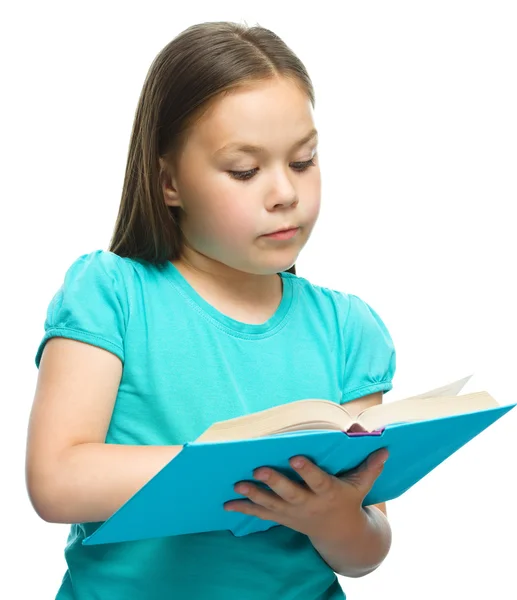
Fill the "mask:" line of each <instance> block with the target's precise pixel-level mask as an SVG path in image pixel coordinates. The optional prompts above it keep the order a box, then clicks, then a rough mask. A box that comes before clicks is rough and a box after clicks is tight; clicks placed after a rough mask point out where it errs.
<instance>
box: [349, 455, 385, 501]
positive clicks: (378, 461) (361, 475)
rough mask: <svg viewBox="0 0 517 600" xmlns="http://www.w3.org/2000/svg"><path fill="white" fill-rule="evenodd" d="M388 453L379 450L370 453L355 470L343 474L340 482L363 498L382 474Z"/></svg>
mask: <svg viewBox="0 0 517 600" xmlns="http://www.w3.org/2000/svg"><path fill="white" fill-rule="evenodd" d="M388 456H389V454H388V451H387V450H386V448H381V449H380V450H376V451H375V452H372V453H371V454H370V455H369V456H368V458H366V460H364V461H363V462H362V463H361V464H360V465H359V466H358V467H357V468H356V469H353V470H352V471H349V472H348V473H344V474H343V476H342V477H341V478H340V479H341V480H343V481H345V482H347V483H350V484H351V485H353V486H354V487H356V488H357V489H359V490H361V493H363V495H364V496H366V494H367V493H368V492H369V491H370V490H371V488H372V487H373V484H374V483H375V480H376V479H377V477H379V475H380V474H381V473H382V470H383V469H384V463H385V462H386V460H387V459H388Z"/></svg>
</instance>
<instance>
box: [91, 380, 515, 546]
mask: <svg viewBox="0 0 517 600" xmlns="http://www.w3.org/2000/svg"><path fill="white" fill-rule="evenodd" d="M468 379H469V378H468V377H467V378H465V379H461V380H459V381H456V382H454V383H452V384H450V385H447V386H444V387H441V388H438V389H435V390H431V391H429V392H426V393H425V394H420V395H418V396H413V397H410V398H405V399H403V400H398V401H394V402H386V403H385V404H382V405H376V406H372V407H370V408H368V409H367V410H365V411H363V412H362V413H361V414H360V415H357V416H352V415H351V414H350V413H349V412H348V411H347V408H346V406H347V405H346V404H344V405H343V406H340V405H339V404H335V403H333V402H329V401H326V400H318V399H316V400H311V399H309V400H298V401H293V402H292V403H290V404H285V405H282V406H278V407H274V408H271V409H268V410H265V411H261V412H257V413H255V414H252V415H247V416H243V417H238V418H235V419H230V420H228V421H223V422H220V423H215V424H214V425H212V426H211V427H210V428H208V429H207V430H206V431H205V432H204V433H203V434H202V435H201V436H200V437H199V438H198V439H197V440H195V441H192V442H189V443H187V444H185V446H184V447H183V449H182V450H181V452H180V453H179V454H178V455H177V456H176V457H175V458H173V459H172V460H171V461H170V462H169V463H168V464H167V465H165V467H164V468H163V469H161V470H160V471H159V472H158V473H157V474H156V475H155V476H154V477H153V478H152V479H151V480H150V481H148V482H147V483H146V484H145V485H144V486H143V487H142V488H141V489H140V490H138V492H136V494H135V495H134V496H132V497H131V498H130V499H129V500H128V501H127V502H126V503H125V504H124V505H123V506H121V507H120V508H119V509H118V510H117V511H116V512H115V513H114V514H113V515H112V516H111V517H110V518H109V519H108V520H107V521H105V522H104V523H102V524H100V526H98V524H93V525H94V526H95V527H96V528H95V529H94V530H93V533H92V534H91V535H89V536H88V537H86V538H85V539H84V540H83V544H84V545H94V544H106V543H112V542H124V541H131V540H141V539H148V538H153V537H164V536H170V535H181V534H191V533H203V532H209V531H230V532H232V533H233V534H234V535H235V536H243V535H248V534H253V533H257V532H261V531H266V530H267V529H269V528H271V527H275V526H278V523H275V522H273V521H264V520H261V519H258V518H257V517H252V516H249V515H244V514H241V513H237V512H227V511H225V510H224V508H223V506H224V503H225V502H227V501H229V500H233V499H236V498H242V496H240V495H239V494H237V493H236V492H235V490H234V485H235V484H236V483H237V482H239V481H244V480H251V481H253V480H254V479H253V472H254V470H255V469H256V468H258V467H261V466H269V467H272V468H274V469H276V470H278V471H280V472H281V473H283V474H285V475H287V476H288V477H290V478H292V479H294V480H296V479H297V478H298V479H299V476H298V474H297V473H296V472H295V471H294V470H293V469H292V468H291V466H290V463H289V459H290V458H292V457H293V456H297V455H298V456H299V455H303V456H306V457H308V458H309V459H310V460H312V461H313V462H315V463H316V464H317V465H318V466H319V467H320V468H321V469H323V470H324V471H326V472H327V473H330V474H332V475H338V474H341V473H343V472H346V471H348V470H350V469H353V468H354V467H357V466H358V465H359V464H360V463H361V462H362V461H364V460H365V459H366V458H367V457H368V456H369V455H370V454H371V453H372V452H375V451H376V450H378V449H380V448H387V449H388V452H389V458H388V460H387V462H386V464H385V465H384V468H383V470H382V473H381V474H380V475H379V477H378V478H377V479H376V481H375V483H374V485H373V487H372V489H371V490H370V492H369V493H368V494H367V496H366V498H365V499H364V503H363V504H364V505H365V506H367V505H370V504H378V503H381V502H386V501H388V500H392V499H394V498H397V497H398V496H400V495H401V494H403V493H405V492H406V491H407V490H409V489H410V488H411V487H412V486H413V485H414V484H415V483H417V482H418V481H419V480H420V479H422V478H423V477H425V476H426V475H427V474H428V473H429V472H430V471H432V470H433V469H435V468H436V467H437V466H438V465H439V464H440V463H441V462H443V461H444V460H445V459H447V458H448V457H449V456H451V454H453V453H454V452H456V451H457V450H458V449H459V448H461V447H462V446H464V445H465V444H466V443H467V442H469V441H470V440H471V439H473V438H474V437H476V436H477V435H478V434H480V433H481V432H482V431H483V430H484V429H486V428H487V427H489V426H490V425H492V424H493V423H494V422H495V421H497V420H498V419H500V418H501V417H502V416H503V415H505V414H506V413H507V412H508V411H509V410H511V409H512V408H514V407H515V404H509V405H506V406H499V405H498V404H497V402H496V401H495V400H494V399H493V398H492V397H491V396H490V395H489V394H488V393H487V392H476V393H473V394H464V395H462V396H458V395H457V394H459V392H460V391H461V390H462V388H463V386H464V385H465V383H466V382H467V381H468ZM354 424H355V425H354ZM351 428H352V432H351V431H350V430H351ZM357 429H359V430H360V431H359V432H357ZM361 429H362V431H361ZM354 430H356V431H355V432H354ZM364 430H366V431H364ZM461 481H462V478H461V477H460V478H459V479H458V485H461ZM447 493H448V494H452V493H454V491H453V490H447ZM89 530H90V531H92V529H91V528H90V527H89Z"/></svg>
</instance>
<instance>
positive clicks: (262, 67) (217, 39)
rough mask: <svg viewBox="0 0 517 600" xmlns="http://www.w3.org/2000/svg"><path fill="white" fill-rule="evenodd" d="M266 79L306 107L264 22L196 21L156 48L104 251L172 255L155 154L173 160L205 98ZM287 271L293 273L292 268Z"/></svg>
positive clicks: (287, 54)
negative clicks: (287, 83)
mask: <svg viewBox="0 0 517 600" xmlns="http://www.w3.org/2000/svg"><path fill="white" fill-rule="evenodd" d="M274 77H287V78H290V79H291V80H292V81H293V82H295V83H296V84H298V85H299V86H300V87H301V89H303V90H304V92H306V93H307V95H308V97H309V99H310V101H311V104H312V105H313V107H314V104H315V99H314V90H313V87H312V83H311V80H310V78H309V75H308V73H307V71H306V69H305V67H304V65H303V64H302V62H301V61H300V60H299V59H298V58H297V56H296V55H295V54H294V53H293V52H292V50H291V49H290V48H289V47H288V46H287V45H286V44H285V43H284V42H283V41H282V40H281V39H280V38H279V37H278V36H277V35H276V34H275V33H273V32H272V31H270V30H269V29H265V28H264V27H261V26H258V25H257V26H254V27H248V26H247V25H241V24H239V23H232V22H224V21H222V22H207V23H199V24H196V25H193V26H191V27H189V28H188V29H186V30H184V31H183V32H182V33H180V34H179V35H178V36H176V37H175V38H174V39H173V40H172V41H171V42H169V44H167V45H166V46H165V47H164V48H163V49H162V50H161V52H160V53H159V54H158V55H157V56H156V58H155V59H154V61H153V62H152V64H151V66H150V68H149V71H148V73H147V76H146V79H145V81H144V85H143V88H142V92H141V94H140V98H139V101H138V105H137V109H136V114H135V119H134V123H133V130H132V133H131V139H130V143H129V150H128V158H127V164H126V172H125V177H124V186H123V189H122V197H121V201H120V206H119V212H118V216H117V221H116V224H115V229H114V232H113V236H112V239H111V243H110V248H109V249H110V251H111V252H113V253H115V254H118V255H119V256H126V257H131V258H136V259H142V260H146V261H148V262H152V263H163V262H165V261H167V260H175V259H177V258H179V256H180V253H181V249H182V245H183V236H182V232H181V228H180V222H179V216H180V215H179V210H180V208H179V207H169V206H167V205H166V204H165V201H164V198H163V192H162V189H161V183H160V171H161V167H160V164H159V158H161V157H163V158H164V159H166V160H168V161H172V164H173V163H174V158H175V157H176V156H178V155H179V153H180V152H181V148H182V145H183V143H184V140H185V136H186V133H187V131H188V129H189V128H190V127H191V126H192V125H193V124H194V123H195V121H196V120H197V119H199V118H200V116H201V115H202V114H203V113H204V112H205V111H206V110H207V109H208V107H209V106H210V102H209V101H210V100H213V99H215V98H216V96H219V95H221V94H224V93H229V92H230V91H232V90H234V89H236V88H239V87H243V86H245V85H246V83H247V82H255V81H261V80H262V81H265V80H268V79H271V78H274ZM287 272H290V273H296V269H295V266H294V265H293V266H292V267H291V268H290V269H288V270H287Z"/></svg>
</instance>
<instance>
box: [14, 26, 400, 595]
mask: <svg viewBox="0 0 517 600" xmlns="http://www.w3.org/2000/svg"><path fill="white" fill-rule="evenodd" d="M313 107H314V93H313V89H312V85H311V81H310V79H309V76H308V74H307V72H306V70H305V68H304V66H303V65H302V63H301V62H300V60H299V59H298V58H297V57H296V56H295V55H294V54H293V53H292V52H291V50H290V49H289V48H288V47H287V46H286V45H285V44H284V43H283V42H282V41H281V40H280V39H279V38H278V37H277V36H276V35H275V34H273V33H272V32H271V31H269V30H267V29H264V28H262V27H258V26H257V27H251V28H248V27H247V26H243V25H240V24H234V23H225V22H221V23H203V24H198V25H195V26H192V27H190V28H188V29H187V30H185V31H184V32H182V33H181V34H180V35H179V36H177V37H176V38H175V39H174V40H173V41H172V42H170V43H169V44H168V45H167V46H166V47H165V48H164V49H163V50H162V51H161V52H160V53H159V55H158V56H157V57H156V59H155V61H154V62H153V64H152V65H151V67H150V70H149V73H148V75H147V78H146V80H145V83H144V86H143V90H142V94H141V97H140V100H139V103H138V108H137V111H136V116H135V122H134V126H133V131H132V137H131V143H130V148H129V156H128V161H127V169H126V174H125V180H124V187H123V193H122V201H121V204H120V210H119V214H118V219H117V223H116V226H115V231H114V235H113V239H112V241H111V245H110V249H109V251H103V250H98V251H95V252H92V253H90V254H86V255H83V256H81V257H80V258H78V259H77V260H76V261H75V262H74V263H73V264H72V265H71V267H70V268H69V270H68V271H67V273H66V275H65V278H64V283H63V285H62V286H61V288H60V289H59V290H58V291H57V293H56V295H55V296H54V298H53V299H52V301H51V303H50V306H49V308H48V313H47V319H46V321H45V335H44V337H43V339H42V342H41V345H40V347H39V349H38V351H37V355H36V365H37V366H38V368H39V377H38V383H37V388H36V394H35V399H34V404H33V408H32V413H31V418H30V424H29V432H28V444H27V463H26V468H27V486H28V492H29V495H30V498H31V501H32V503H33V506H34V508H35V510H36V511H37V513H38V514H39V515H40V516H41V518H43V519H44V520H46V521H49V522H54V523H71V524H72V525H71V530H70V535H69V538H68V544H67V546H66V551H65V556H66V561H67V565H68V569H67V571H66V574H65V576H64V578H63V581H62V583H61V586H60V589H59V592H58V594H57V598H59V599H60V600H70V599H76V600H93V599H98V598H102V599H103V600H104V599H106V600H108V599H109V600H119V599H120V600H126V599H131V600H144V599H145V600H165V599H169V598H171V599H172V598H175V599H178V600H179V599H186V598H196V599H210V600H229V599H230V598H242V599H246V600H272V599H277V598H282V599H283V600H288V599H292V600H294V599H303V600H317V599H318V600H323V599H330V598H332V599H336V598H344V593H343V591H342V590H341V587H340V585H339V583H338V579H337V576H336V573H338V574H343V575H348V576H353V577H357V576H361V575H364V574H366V573H368V572H370V571H372V570H373V569H375V568H376V567H377V566H378V565H379V564H380V563H381V562H382V561H383V559H384V558H385V556H386V554H387V552H388V549H389V546H390V535H391V533H390V528H389V525H388V522H387V520H386V517H385V507H384V505H380V506H377V507H373V506H372V507H362V502H363V499H364V497H365V496H366V494H367V493H368V491H369V489H370V488H371V486H372V485H373V483H374V481H375V479H376V477H377V476H378V475H379V473H380V472H381V469H382V464H383V461H385V460H386V458H387V453H386V451H385V450H381V451H379V452H378V453H376V454H375V455H371V456H370V457H369V459H368V460H367V461H365V463H364V464H363V465H362V466H361V467H360V468H359V469H357V470H356V471H354V472H353V473H350V474H349V475H348V476H347V477H345V478H342V479H338V478H336V477H333V476H331V475H329V474H327V473H325V472H324V471H322V470H320V469H319V468H318V466H317V465H315V464H313V463H311V462H310V461H308V460H307V459H305V460H303V457H292V463H291V464H292V466H293V469H295V470H296V471H297V472H298V473H299V474H300V475H301V477H302V479H303V481H304V484H303V485H301V484H298V483H295V482H294V481H292V480H290V479H288V478H286V477H283V476H282V475H281V474H280V473H278V472H276V471H274V470H272V469H268V468H267V465H264V466H263V468H260V469H258V470H257V471H256V472H255V473H254V477H255V478H256V480H258V481H260V480H262V481H267V485H268V486H269V489H267V488H266V489H264V487H263V486H255V485H254V484H253V482H248V483H247V484H246V483H244V482H235V483H236V487H235V490H236V498H239V499H238V500H236V499H233V500H232V499H231V498H229V499H228V500H229V502H228V503H227V504H226V505H225V508H226V509H227V510H237V511H241V512H245V513H248V514H253V515H255V516H257V517H259V518H264V519H273V520H275V521H276V522H278V523H279V525H278V526H277V527H274V528H272V529H270V530H268V531H266V532H262V533H256V534H252V535H248V536H245V537H242V538H236V537H234V536H233V535H232V534H231V533H229V532H215V533H206V534H199V535H184V536H176V537H169V538H160V539H153V540H144V541H138V542H129V543H120V544H109V545H101V546H83V545H82V544H81V542H82V540H83V539H84V538H85V537H86V536H88V535H90V534H91V533H93V531H94V530H95V529H96V528H97V527H98V526H99V524H100V523H101V522H102V521H104V520H105V519H106V518H108V517H109V516H110V515H111V514H112V513H113V512H115V510H117V509H118V508H119V507H120V506H121V505H122V504H123V503H124V502H125V501H126V500H127V499H128V498H129V497H130V496H132V495H133V494H134V493H135V492H136V491H137V490H138V489H139V488H140V487H141V486H142V485H144V484H145V482H146V481H148V480H149V479H150V478H151V477H152V476H153V475H154V474H155V473H156V472H157V471H159V470H160V469H161V468H162V467H163V466H164V465H165V464H166V463H167V462H168V461H170V460H171V459H173V458H174V456H176V455H177V454H178V452H180V451H181V448H182V445H183V444H185V443H186V442H188V441H191V440H194V439H195V438H196V437H198V436H199V435H200V434H201V433H202V432H203V431H204V430H205V429H206V428H207V427H209V426H210V425H211V424H212V423H213V422H215V421H219V420H223V419H228V418H231V417H235V416H239V415H242V414H246V413H250V412H254V411H259V410H263V409H266V408H269V407H272V406H275V405H278V404H281V403H286V402H291V401H294V400H299V399H303V398H327V399H331V400H333V401H335V402H338V403H343V402H347V403H348V405H347V406H348V407H349V409H350V410H351V411H353V412H359V411H360V410H362V409H364V408H365V407H367V406H370V405H372V404H375V403H379V402H381V400H382V394H383V392H387V391H388V390H390V389H391V387H392V383H391V381H392V377H393V374H394V370H395V352H394V349H393V345H392V341H391V339H390V336H389V334H388V332H387V330H386V328H385V326H384V324H383V323H382V321H381V320H380V318H379V317H378V315H377V314H376V313H375V312H374V311H373V310H372V309H371V308H370V307H369V306H368V305H367V304H366V303H365V302H363V301H362V300H360V299H359V298H358V297H357V296H354V295H351V294H346V293H343V292H338V291H334V290H331V289H328V288H324V287H320V286H317V285H313V284H311V283H310V282H309V281H307V280H306V279H304V278H302V277H298V276H297V275H296V272H295V267H294V263H295V260H296V258H297V256H298V254H299V253H300V251H301V249H302V248H303V247H304V245H305V244H306V243H307V240H308V239H309V236H310V234H311V231H312V229H313V227H314V225H315V222H316V220H317V217H318V213H319V207H320V170H319V165H318V159H317V153H316V148H317V132H316V130H315V127H314V119H313V114H312V109H313ZM259 459H260V457H257V460H258V461H259ZM209 467H210V466H209V465H207V468H209ZM206 493H207V494H209V493H210V490H209V489H207V490H206Z"/></svg>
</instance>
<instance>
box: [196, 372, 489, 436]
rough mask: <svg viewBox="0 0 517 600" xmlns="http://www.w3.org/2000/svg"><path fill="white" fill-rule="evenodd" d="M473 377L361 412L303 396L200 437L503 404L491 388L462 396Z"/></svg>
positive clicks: (367, 424) (366, 426)
mask: <svg viewBox="0 0 517 600" xmlns="http://www.w3.org/2000/svg"><path fill="white" fill-rule="evenodd" d="M469 379H470V376H469V377H465V378H464V379H461V380H459V381H456V382H454V383H452V384H450V385H447V386H443V387H440V388H438V389H435V390H431V391H429V392H426V393H425V394H420V395H418V396H411V397H409V398H404V399H402V400H397V401H394V402H387V403H385V404H377V405H375V406H371V407H370V408H367V409H366V410H363V411H362V412H360V413H359V414H358V415H356V416H353V415H352V414H350V413H349V412H348V410H347V406H346V404H337V403H335V402H331V401H330V400H297V401H295V402H291V403H289V404H283V405H281V406H275V407H273V408H269V409H267V410H263V411H260V412H256V413H253V414H251V415H245V416H243V417H237V418H234V419H229V420H227V421H220V422H218V423H215V424H214V425H212V426H211V427H209V428H208V429H207V430H206V431H205V432H204V433H203V434H202V435H201V436H200V437H198V438H197V440H196V441H197V442H217V441H229V440H240V439H250V438H256V437H262V436H265V435H274V434H281V433H289V432H294V431H307V430H311V429H317V430H337V431H348V430H349V429H350V428H351V427H352V426H353V425H354V424H356V425H359V426H360V428H357V429H363V430H365V431H366V432H370V433H375V432H376V431H379V430H381V429H382V428H384V427H386V426H387V425H392V424H394V423H407V422H410V421H423V420H427V419H437V418H440V417H450V416H453V415H459V414H464V413H469V412H473V411H478V410H483V409H486V408H494V407H496V406H498V404H497V402H496V401H495V400H494V399H493V398H492V397H491V396H490V395H489V394H488V393H487V392H476V393H473V394H465V395H463V396H457V395H456V394H458V393H459V392H460V391H461V389H463V386H464V385H465V384H466V383H467V382H468V380H469ZM356 433H357V431H356Z"/></svg>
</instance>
